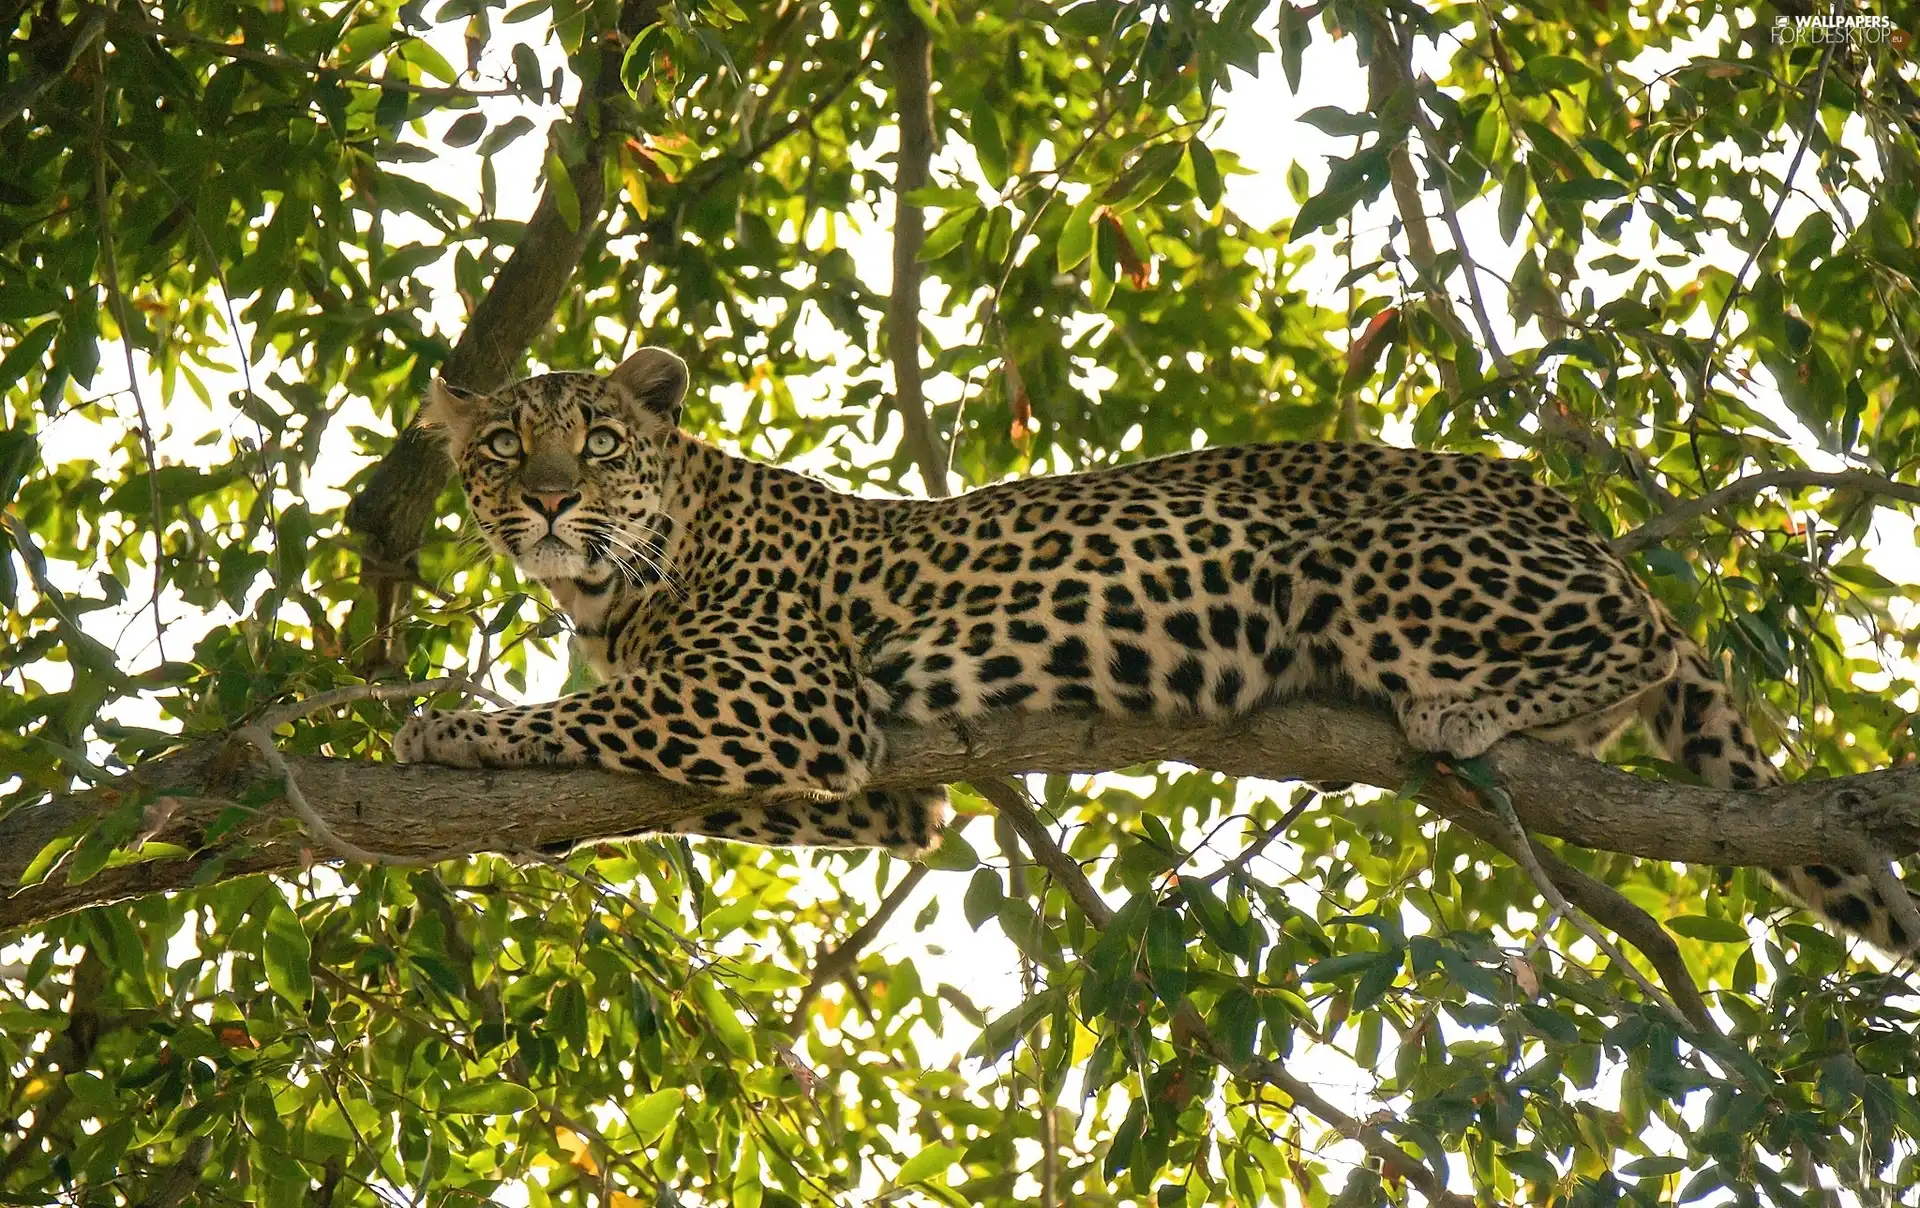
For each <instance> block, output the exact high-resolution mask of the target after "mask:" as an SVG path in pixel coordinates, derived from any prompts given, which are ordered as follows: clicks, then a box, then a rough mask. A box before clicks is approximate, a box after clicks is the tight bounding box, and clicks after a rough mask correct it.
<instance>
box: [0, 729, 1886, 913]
mask: <svg viewBox="0 0 1920 1208" xmlns="http://www.w3.org/2000/svg"><path fill="white" fill-rule="evenodd" d="M887 751H888V753H889V759H888V762H887V763H886V764H885V765H884V766H883V767H882V768H881V769H880V771H879V773H878V775H877V777H876V780H875V784H876V786H877V787H887V786H894V787H901V786H907V785H924V784H933V783H942V784H947V783H953V782H956V781H967V782H970V783H972V784H975V785H979V784H981V783H982V782H984V781H987V780H990V779H992V778H994V777H996V776H1005V775H1008V774H1013V773H1023V772H1061V773H1069V772H1092V771H1103V770H1108V769H1114V768H1126V767H1132V766H1135V765H1138V764H1143V763H1153V762H1157V761H1160V760H1176V761H1180V762H1184V763H1191V764H1195V765H1197V766H1201V767H1206V768H1211V769H1214V770H1216V771H1220V772H1224V773H1226V774H1228V775H1233V776H1262V777H1266V778H1269V779H1274V780H1295V779H1299V780H1317V781H1329V780H1346V781H1355V782H1358V783H1363V784H1376V785H1384V786H1388V787H1399V786H1402V785H1404V784H1405V783H1407V781H1408V780H1409V778H1410V777H1409V772H1410V769H1411V768H1412V767H1413V766H1415V764H1416V761H1417V760H1418V759H1419V756H1418V755H1417V754H1416V752H1414V751H1413V750H1412V749H1411V748H1410V747H1408V746H1407V743H1406V740H1405V738H1404V737H1403V736H1402V735H1401V733H1400V728H1399V726H1398V725H1396V724H1395V723H1394V722H1393V720H1392V719H1391V718H1389V717H1388V716H1387V715H1386V714H1384V713H1381V712H1377V711H1375V710H1373V709H1370V708H1366V707H1363V706H1359V705H1349V704H1338V703H1329V702H1320V701H1305V700H1302V701H1293V702H1290V703H1287V704H1284V705H1278V706H1275V707H1273V708H1270V709H1267V710H1264V711H1262V712H1260V713H1256V714H1253V715H1251V716H1248V717H1245V718H1240V719H1236V720H1233V721H1226V722H1217V723H1211V724H1209V723H1201V722H1181V721H1174V720H1169V719H1165V718H1119V717H1086V716H1076V715H1068V714H1039V715H1034V714H1024V713H1009V714H1004V715H995V716H993V717H989V718H986V719H983V720H980V721H976V722H971V723H969V724H968V726H967V728H966V732H965V733H964V734H961V733H959V732H957V731H955V730H953V729H952V728H949V727H945V726H933V727H926V728H917V727H902V728H897V729H894V730H892V731H890V732H889V734H888V737H887ZM1484 758H1485V760H1486V762H1487V764H1488V766H1489V767H1490V768H1491V770H1492V773H1493V775H1494V777H1495V778H1496V780H1497V781H1498V782H1499V783H1500V784H1501V785H1502V787H1504V788H1505V789H1506V790H1507V793H1508V794H1509V795H1510V796H1511V797H1512V799H1513V804H1514V809H1515V812H1516V813H1517V815H1518V816H1519V818H1520V820H1521V822H1522V823H1524V824H1525V825H1526V827H1527V829H1529V830H1531V831H1533V832H1535V833H1538V834H1545V835H1551V836H1555V837H1557V838H1561V839H1565V840H1567V841H1569V842H1571V843H1575V844H1578V845H1580V846H1583V847H1590V848H1596V849H1600V850H1606V851H1617V852H1624V853H1626V854H1629V855H1636V856H1643V857H1646V858H1649V859H1655V860H1679V861H1686V862H1690V863H1696V864H1740V865H1755V866H1773V865H1795V864H1812V863H1822V862H1830V863H1837V864H1846V863H1848V862H1849V860H1850V858H1851V853H1852V852H1853V851H1854V850H1855V849H1854V847H1853V845H1854V844H1855V843H1857V842H1858V841H1859V837H1860V836H1865V837H1866V838H1867V840H1869V841H1870V842H1871V843H1872V844H1873V847H1874V849H1875V850H1877V851H1880V852H1882V853H1885V854H1888V855H1892V856H1896V857H1897V856H1899V855H1902V854H1904V853H1907V852H1912V851H1916V850H1920V767H1915V768H1898V769H1893V770H1890V771H1880V772H1869V773H1866V774H1864V775H1860V776H1848V777H1841V778H1838V779H1833V780H1819V781H1805V782H1801V783H1797V784H1790V785H1783V786H1780V787H1777V788H1772V789H1766V790H1754V791H1742V790H1720V789H1707V788H1699V787H1696V786H1692V785H1684V784H1672V783H1667V782H1664V781H1656V780H1648V779H1643V778H1641V777H1637V776H1632V775H1629V774H1628V773H1626V772H1623V771H1620V770H1619V769H1617V768H1611V767H1608V766H1606V765H1605V764H1601V763H1597V762H1595V761H1593V760H1589V759H1583V758H1581V757H1579V756H1576V755H1573V754H1570V753H1568V752H1566V751H1562V750H1560V749H1558V748H1556V747H1552V746H1549V745H1547V744H1546V743H1543V742H1537V741H1534V740H1532V739H1524V738H1517V739H1509V740H1507V741H1505V742H1503V743H1501V744H1500V745H1498V746H1496V747H1495V748H1494V749H1493V750H1492V751H1491V752H1489V753H1488V755H1487V756H1485V757H1484ZM286 762H287V765H288V766H289V767H291V768H292V769H293V773H294V775H295V776H297V777H298V778H299V781H300V787H301V789H302V790H303V792H304V794H305V796H306V799H307V801H308V802H309V804H310V805H311V806H312V808H313V809H314V811H315V812H316V813H318V814H319V815H320V816H321V817H323V818H324V819H326V821H327V824H328V826H329V827H330V828H331V829H332V830H333V831H334V832H336V833H337V834H339V835H340V836H341V837H343V838H345V839H347V840H348V841H350V842H352V843H355V844H358V845H359V846H361V847H365V848H369V849H373V850H378V851H383V852H392V853H394V854H396V855H400V856H411V857H420V856H428V855H442V854H445V853H447V852H449V851H464V852H509V853H512V852H523V851H528V850H533V849H537V848H539V847H542V846H545V845H548V844H555V843H580V842H587V841H591V840H593V839H597V838H604V837H606V836H609V835H623V834H634V833H636V832H641V831H653V830H670V829H672V828H673V827H674V826H675V825H676V824H677V823H680V822H682V821H685V820H687V819H691V818H695V817H697V816H699V815H702V814H705V813H708V812H711V811H712V809H713V808H714V806H715V802H716V798H715V797H714V796H712V795H711V794H708V793H705V792H702V791H700V790H697V789H691V788H687V787H684V786H680V785H673V784H669V783H667V782H665V781H660V780H655V779H652V778H649V777H643V776H628V775H618V774H615V773H610V772H599V771H588V770H567V771H563V770H557V769H532V770H523V771H496V772H485V771H463V770H457V769H453V768H442V767H434V766H431V765H420V764H410V765H404V766H403V765H394V764H371V763H363V762H357V761H353V760H344V759H328V758H323V757H320V756H288V757H287V759H286ZM275 780H276V777H275V776H274V774H273V772H272V771H271V769H270V768H269V767H268V765H267V763H266V761H265V760H263V759H262V758H260V757H259V756H258V754H257V753H255V752H253V751H252V750H251V749H250V748H249V747H247V746H246V745H245V744H244V743H225V744H208V745H205V746H201V747H197V748H194V749H192V750H190V751H187V752H184V753H182V754H179V755H175V756H170V757H167V758H163V759H159V760H154V761H152V762H150V763H148V764H145V765H143V766H142V767H141V768H140V769H138V770H137V771H136V772H135V773H134V774H133V775H130V776H129V777H127V778H126V779H124V780H123V781H122V782H120V783H119V784H118V785H116V786H115V787H113V788H111V789H101V790H95V791H93V792H90V793H85V794H79V795H76V796H71V797H61V798H56V799H54V800H51V801H49V802H46V803H44V804H41V805H38V806H32V807H27V808H23V809H18V810H15V811H14V812H13V813H11V814H9V815H7V816H6V817H5V818H0V885H10V886H13V885H19V883H20V878H21V875H22V874H23V873H24V872H25V871H26V869H27V867H28V865H29V864H30V863H32V861H33V859H34V857H35V855H36V854H37V853H39V852H40V850H41V849H42V848H43V847H45V846H46V845H47V844H48V843H49V842H51V841H53V840H54V839H55V838H56V837H57V836H60V835H62V834H71V833H72V831H71V830H70V829H69V828H73V827H76V826H80V825H83V824H84V823H85V822H86V821H87V820H88V819H91V818H94V817H98V816H99V815H100V814H101V813H103V812H104V811H106V810H110V809H112V808H114V807H115V806H116V805H118V804H120V803H121V802H122V801H123V800H124V794H125V793H127V792H129V791H135V790H138V791H141V792H142V793H144V794H146V795H147V797H148V799H151V798H165V799H166V802H165V804H164V806H163V807H162V808H159V809H154V810H152V811H151V812H152V813H153V814H154V815H155V816H156V817H163V820H162V821H161V822H160V824H159V825H158V827H157V829H155V830H154V831H153V833H152V834H151V836H150V838H152V839H153V840H157V841H159V842H163V843H174V844H179V845H180V846H183V847H186V848H188V849H189V850H192V851H194V852H195V854H194V855H193V856H191V857H189V858H182V859H156V860H152V861H148V862H145V863H141V864H134V865H130V866H126V867H122V868H113V869H107V870H105V871H102V872H101V873H99V874H98V875H96V876H95V877H93V878H92V879H90V880H87V881H84V882H82V883H81V884H78V885H68V884H67V883H66V881H65V878H64V876H63V874H62V873H61V872H60V870H58V869H55V870H54V872H53V873H52V875H51V876H49V877H48V878H47V879H46V880H45V881H44V882H43V883H41V884H39V885H34V886H29V887H25V888H21V889H17V890H15V891H14V892H13V894H12V895H11V896H10V897H8V898H7V899H5V900H4V901H0V929H4V928H11V927H20V926H24V925H27V924H31V923H35V922H39V921H41V920H44V919H47V918H50V917H52V916H54V915H57V914H61V913H64V912H66V911H70V910H77V909H79V908H81V907H84V906H91V905H97V904H99V903H102V902H110V901H114V900H116V899H120V898H126V897H131V896H135V895H138V894H144V893H153V892H159V891H164V890H173V889H182V888H185V887H187V886H188V885H190V884H193V883H195V880H196V877H198V878H199V879H200V880H202V881H204V880H206V879H209V878H216V877H226V876H236V875H240V874H243V873H252V872H277V871H285V870H289V869H294V868H297V867H300V866H301V865H302V863H303V862H305V861H309V860H311V859H312V858H314V856H315V854H316V853H314V852H313V851H312V850H311V848H312V841H311V840H309V839H308V838H306V836H305V835H304V834H303V833H302V832H301V831H300V829H299V826H298V824H297V823H296V822H295V820H294V818H293V816H292V813H291V811H289V810H288V809H286V808H285V806H284V805H280V806H271V805H270V806H267V807H264V808H263V809H262V810H261V811H260V813H259V816H258V818H257V820H255V821H252V822H250V823H246V824H243V825H240V826H237V827H234V828H232V829H231V830H228V831H226V832H225V833H224V834H223V835H222V838H221V840H220V842H219V844H218V845H216V846H213V847H206V846H205V845H204V843H203V840H202V839H201V835H202V834H203V833H204V832H205V831H206V830H207V829H208V828H209V827H210V826H211V825H212V824H213V822H214V821H215V819H216V818H218V817H219V816H220V815H221V814H222V812H223V811H225V810H228V809H231V808H234V806H235V804H236V802H238V801H241V800H254V799H257V798H256V797H255V795H256V794H258V795H261V796H271V793H272V789H273V787H274V785H275ZM1419 797H1420V800H1421V801H1422V802H1424V803H1425V804H1427V805H1428V806H1429V807H1431V808H1432V809H1433V810H1434V811H1435V812H1437V813H1439V814H1441V815H1442V816H1445V817H1449V818H1457V819H1460V820H1461V821H1462V822H1463V823H1466V824H1468V825H1472V823H1473V822H1474V821H1476V820H1477V821H1478V822H1479V823H1480V824H1481V825H1486V824H1487V823H1488V822H1489V821H1490V820H1493V815H1491V814H1490V813H1489V812H1488V811H1487V810H1486V809H1485V808H1484V807H1483V806H1481V805H1480V804H1479V803H1477V802H1476V800H1475V798H1474V795H1473V793H1472V791H1471V790H1470V789H1468V788H1467V787H1466V786H1464V785H1462V784H1460V783H1458V782H1457V781H1454V780H1453V779H1452V778H1450V777H1444V776H1431V777H1428V778H1427V782H1426V784H1425V787H1423V788H1422V789H1421V791H1420V794H1419ZM1493 821H1497V820H1493ZM320 858H325V855H324V853H321V854H320ZM215 862H218V867H215V868H209V867H208V866H209V865H212V864H214V863H215ZM1555 875H1556V877H1558V875H1559V874H1558V873H1557V872H1556V873H1555ZM1561 884H1562V886H1563V887H1565V885H1566V882H1565V881H1562V882H1561ZM1582 904H1583V905H1585V903H1582ZM1608 926H1617V924H1616V923H1614V922H1612V921H1611V920H1609V921H1608Z"/></svg>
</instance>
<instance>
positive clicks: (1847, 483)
mask: <svg viewBox="0 0 1920 1208" xmlns="http://www.w3.org/2000/svg"><path fill="white" fill-rule="evenodd" d="M1774 487H1827V488H1829V489H1831V490H1835V491H1860V492H1862V493H1863V494H1867V495H1887V496H1891V497H1892V498H1894V499H1902V500H1905V501H1906V502H1908V503H1920V486H1915V485H1913V484H1911V483H1905V482H1895V481H1893V479H1891V478H1887V477H1884V476H1882V475H1879V474H1869V473H1867V472H1866V471H1865V470H1839V471H1834V472H1822V471H1819V470H1767V471H1765V472H1763V473H1760V474H1749V475H1747V476H1746V477H1745V478H1736V479H1734V480H1733V481H1732V482H1730V483H1728V484H1727V485H1726V486H1723V487H1721V488H1719V489H1718V490H1714V491H1708V492H1707V493H1706V494H1705V495H1699V496H1696V497H1694V498H1692V499H1687V500H1682V501H1680V502H1678V503H1675V504H1674V505H1673V506H1672V507H1670V508H1668V509H1666V510H1665V511H1663V512H1661V513H1660V514H1659V515H1658V516H1655V517H1654V518H1653V519H1652V520H1649V521H1647V522H1646V523H1645V524H1643V525H1641V526H1640V527H1639V528H1637V529H1634V530H1632V531H1631V532H1626V533H1622V534H1620V535H1619V536H1618V537H1615V538H1614V539H1613V541H1612V542H1611V543H1610V544H1611V545H1612V546H1613V549H1614V552H1615V553H1621V554H1624V553H1631V552H1632V551H1634V550H1640V549H1645V548H1646V547H1647V546H1649V545H1655V544H1658V543H1659V542H1661V541H1664V540H1665V539H1666V538H1668V537H1671V536H1673V535H1674V534H1675V533H1678V532H1680V531H1681V530H1682V529H1684V528H1686V527H1687V526H1688V525H1690V524H1692V523H1693V522H1694V521H1696V520H1698V519H1700V517H1702V516H1705V515H1708V514H1709V513H1712V512H1717V511H1719V510H1720V509H1721V508H1723V507H1725V506H1726V505H1727V504H1729V503H1733V502H1735V501H1737V500H1746V499H1748V498H1750V497H1752V496H1754V495H1758V494H1759V493H1760V492H1762V491H1766V490H1771V489H1773V488H1774Z"/></svg>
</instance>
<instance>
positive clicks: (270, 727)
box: [253, 675, 513, 734]
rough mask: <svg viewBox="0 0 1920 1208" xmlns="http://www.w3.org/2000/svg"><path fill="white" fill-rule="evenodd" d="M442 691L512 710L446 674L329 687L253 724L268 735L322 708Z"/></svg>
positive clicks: (495, 697) (501, 700)
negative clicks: (411, 679) (395, 681)
mask: <svg viewBox="0 0 1920 1208" xmlns="http://www.w3.org/2000/svg"><path fill="white" fill-rule="evenodd" d="M442 692H464V693H467V694H468V695H470V696H477V697H479V698H480V699H482V700H484V701H486V702H487V703H488V704H491V705H495V706H498V707H499V708H502V709H510V708H512V707H513V702H512V701H510V700H507V699H506V698H505V697H503V696H501V695H500V694H499V693H497V692H494V691H492V690H491V689H489V688H487V687H485V686H483V685H481V684H479V683H476V682H475V681H473V680H471V679H469V678H467V677H466V676H464V675H448V676H442V677H441V678H439V679H430V680H418V681H409V682H407V683H404V684H348V685H347V686H345V687H343V688H331V689H328V690H327V691H325V692H322V693H319V694H318V695H316V696H309V697H307V698H305V699H304V700H297V701H294V702H292V703H291V704H286V705H281V706H280V707H279V708H277V709H270V710H268V711H267V712H266V713H265V714H263V715H261V717H260V720H259V721H256V722H254V723H253V724H254V725H256V726H259V727H260V728H261V729H263V730H265V731H266V732H267V733H269V734H271V733H273V732H274V731H275V730H277V729H279V728H280V727H281V726H284V725H286V724H287V723H289V722H293V721H298V720H299V719H300V718H303V717H311V716H312V715H313V714H315V713H319V712H321V711H322V710H325V709H333V708H338V707H339V706H341V705H350V704H352V703H354V702H355V701H363V700H405V699H411V698H415V697H422V696H438V695H440V694H441V693H442Z"/></svg>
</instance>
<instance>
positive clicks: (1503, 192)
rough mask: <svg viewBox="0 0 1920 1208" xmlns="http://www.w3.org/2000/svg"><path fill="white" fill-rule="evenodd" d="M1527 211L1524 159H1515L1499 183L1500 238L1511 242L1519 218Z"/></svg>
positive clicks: (1516, 230)
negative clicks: (1504, 177)
mask: <svg viewBox="0 0 1920 1208" xmlns="http://www.w3.org/2000/svg"><path fill="white" fill-rule="evenodd" d="M1526 213H1527V164H1526V160H1525V159H1516V160H1514V161H1513V166H1512V167H1511V168H1508V169H1507V178H1506V180H1504V181H1502V182H1501V184H1500V214H1499V218H1500V238H1501V239H1503V240H1505V241H1506V242H1508V243H1512V242H1513V238H1514V236H1515V235H1518V234H1519V233H1520V220H1521V219H1522V218H1524V217H1526Z"/></svg>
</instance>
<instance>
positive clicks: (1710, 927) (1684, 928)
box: [1666, 914, 1752, 944]
mask: <svg viewBox="0 0 1920 1208" xmlns="http://www.w3.org/2000/svg"><path fill="white" fill-rule="evenodd" d="M1666 924H1667V929H1668V930H1669V931H1672V932H1673V933H1674V934H1676V935H1684V936H1686V937H1687V938H1688V939H1690V940H1704V941H1706V942H1707V943H1709V944H1747V943H1751V942H1752V937H1751V936H1749V935H1748V934H1747V929H1746V928H1745V927H1742V926H1741V925H1740V924H1738V923H1736V922H1734V921H1733V920H1732V919H1716V918H1709V917H1708V916H1706V915H1704V914H1676V915H1669V916H1667V919H1666Z"/></svg>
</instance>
